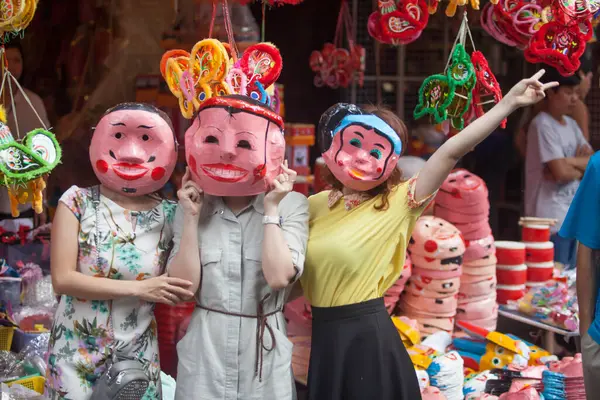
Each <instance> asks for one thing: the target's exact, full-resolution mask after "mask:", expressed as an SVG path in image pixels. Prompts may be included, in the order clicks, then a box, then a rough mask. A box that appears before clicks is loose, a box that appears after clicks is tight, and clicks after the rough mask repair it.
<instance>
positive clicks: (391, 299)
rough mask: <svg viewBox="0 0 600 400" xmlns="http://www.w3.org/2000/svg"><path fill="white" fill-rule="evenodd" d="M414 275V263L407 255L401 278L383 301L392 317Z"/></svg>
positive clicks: (386, 293) (388, 291)
mask: <svg viewBox="0 0 600 400" xmlns="http://www.w3.org/2000/svg"><path fill="white" fill-rule="evenodd" d="M411 274H412V262H411V260H410V255H409V254H407V255H406V259H405V260H404V269H403V270H402V273H401V274H400V278H398V280H397V281H396V282H395V283H394V284H393V285H392V287H390V288H389V289H388V290H387V291H386V292H385V295H384V296H383V301H384V302H385V308H386V309H387V310H388V312H389V313H390V315H391V314H392V313H393V312H394V310H395V308H396V306H397V305H398V300H400V295H401V294H402V292H404V286H405V285H406V282H407V281H408V278H410V276H411Z"/></svg>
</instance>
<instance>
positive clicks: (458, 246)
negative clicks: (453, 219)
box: [408, 216, 465, 267]
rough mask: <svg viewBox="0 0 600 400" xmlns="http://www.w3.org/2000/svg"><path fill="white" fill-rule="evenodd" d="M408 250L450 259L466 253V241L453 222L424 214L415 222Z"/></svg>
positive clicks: (426, 255)
mask: <svg viewBox="0 0 600 400" xmlns="http://www.w3.org/2000/svg"><path fill="white" fill-rule="evenodd" d="M408 250H409V251H410V252H411V254H413V255H414V254H418V255H421V256H425V257H430V258H438V259H444V258H446V259H450V258H455V257H462V255H463V254H464V253H465V242H464V240H463V238H462V235H461V233H460V231H459V230H458V229H457V228H456V227H455V226H454V225H452V224H451V223H449V222H447V221H444V220H443V219H441V218H436V217H432V216H424V217H421V218H419V219H418V220H417V223H416V224H415V228H414V230H413V234H412V238H411V239H410V243H409V245H408ZM461 261H462V259H461ZM413 262H414V258H413ZM457 264H460V262H459V263H457ZM419 267H423V266H421V265H419Z"/></svg>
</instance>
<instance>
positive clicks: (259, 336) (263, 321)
mask: <svg viewBox="0 0 600 400" xmlns="http://www.w3.org/2000/svg"><path fill="white" fill-rule="evenodd" d="M270 296H271V294H270V293H267V294H266V295H265V297H263V299H262V300H261V301H260V302H259V303H258V305H257V306H256V315H250V314H238V313H234V312H229V311H223V310H215V309H214V308H209V307H205V306H203V305H200V304H199V305H198V308H200V309H202V310H206V311H212V312H216V313H219V314H225V315H230V316H232V317H241V318H253V319H256V320H257V322H256V364H255V367H254V376H256V375H258V379H259V382H262V367H263V352H262V350H263V349H264V350H266V351H271V350H273V349H274V348H275V335H274V333H273V328H271V326H270V325H269V322H268V321H267V317H270V316H271V315H275V314H277V313H278V312H281V310H280V309H278V310H275V311H272V312H269V313H265V310H264V304H265V301H267V299H268V298H269V297H270ZM265 329H267V331H268V332H269V335H271V347H266V346H265V344H264V337H265Z"/></svg>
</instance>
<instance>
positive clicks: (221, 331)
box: [171, 192, 309, 400]
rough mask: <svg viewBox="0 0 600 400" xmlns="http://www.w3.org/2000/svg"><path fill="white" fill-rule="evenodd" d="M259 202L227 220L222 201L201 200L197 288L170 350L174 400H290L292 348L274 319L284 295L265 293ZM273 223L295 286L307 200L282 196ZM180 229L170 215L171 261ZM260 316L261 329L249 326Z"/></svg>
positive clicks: (292, 392)
mask: <svg viewBox="0 0 600 400" xmlns="http://www.w3.org/2000/svg"><path fill="white" fill-rule="evenodd" d="M263 199H264V195H259V196H257V197H256V199H255V200H254V201H253V203H252V204H251V205H250V206H248V207H247V208H246V209H244V210H243V211H241V212H240V213H239V214H238V215H235V214H234V213H233V212H232V211H231V210H230V209H229V208H228V207H227V206H226V205H225V204H224V203H223V200H222V198H220V197H213V196H208V195H207V196H205V198H204V205H203V207H202V214H201V216H200V222H199V226H198V229H199V244H198V245H199V248H200V259H201V264H202V282H201V287H200V289H199V290H198V293H196V300H197V303H198V307H197V308H196V310H195V311H194V313H193V316H192V320H191V322H190V325H189V328H188V331H187V333H186V335H185V336H184V338H183V339H182V340H181V341H180V342H179V344H178V345H177V353H178V357H179V365H178V368H177V392H176V396H175V398H176V400H190V399H206V400H217V399H218V400H252V399H256V400H258V399H260V400H269V399H273V400H287V399H295V398H296V391H295V385H294V377H293V374H292V365H291V359H292V343H291V342H290V341H289V340H288V338H287V335H286V327H285V319H284V317H283V314H282V313H281V309H282V308H283V304H284V303H285V298H286V297H287V295H288V294H289V289H286V290H283V291H278V292H275V291H273V290H272V289H271V288H270V287H269V286H268V285H267V282H266V280H265V277H264V275H263V272H262V262H261V260H262V240H263V236H264V230H263V228H264V226H263V222H262V220H263V216H264V208H263ZM279 215H280V216H281V218H282V228H281V229H282V230H283V234H284V236H285V239H286V242H287V244H288V246H289V248H290V250H291V253H292V257H293V262H294V265H295V266H296V268H297V270H298V274H297V276H296V279H297V278H298V277H299V276H300V275H301V274H302V270H303V267H304V254H305V251H306V242H307V240H308V217H309V214H308V201H307V199H306V198H305V197H304V196H303V195H301V194H299V193H295V192H292V193H290V194H288V195H287V196H286V197H285V198H284V199H283V200H282V201H281V203H280V205H279ZM182 222H183V211H182V210H181V208H178V210H177V213H176V215H175V224H174V225H175V227H174V231H175V239H174V242H175V244H174V246H175V247H174V249H173V251H172V252H171V254H172V256H174V255H175V254H176V253H177V251H178V249H179V242H180V239H181V229H182V225H183V224H182ZM265 298H266V299H265ZM263 299H264V301H262V310H261V309H260V308H259V305H260V304H261V300H263ZM207 308H208V309H210V310H207ZM278 311H279V312H278ZM225 313H229V314H238V315H239V314H243V315H246V316H247V317H240V316H233V315H227V314H225ZM261 313H262V314H263V315H267V316H266V317H265V318H264V319H263V320H262V324H261V319H258V318H252V316H254V317H256V316H257V315H258V314H261ZM257 328H262V329H257ZM261 338H262V339H261Z"/></svg>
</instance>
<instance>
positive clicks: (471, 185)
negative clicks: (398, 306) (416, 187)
mask: <svg viewBox="0 0 600 400" xmlns="http://www.w3.org/2000/svg"><path fill="white" fill-rule="evenodd" d="M440 192H441V193H443V194H448V195H450V196H451V197H452V198H455V199H457V201H459V203H460V204H457V205H461V204H462V205H463V206H464V205H467V204H475V203H479V202H484V201H487V200H488V189H487V186H486V185H485V182H484V181H483V179H481V178H480V177H478V176H477V175H475V174H472V173H471V172H469V171H467V170H466V169H462V168H459V169H455V170H454V171H452V172H451V173H450V175H448V177H447V178H446V180H445V181H444V183H442V186H441V188H440Z"/></svg>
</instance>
